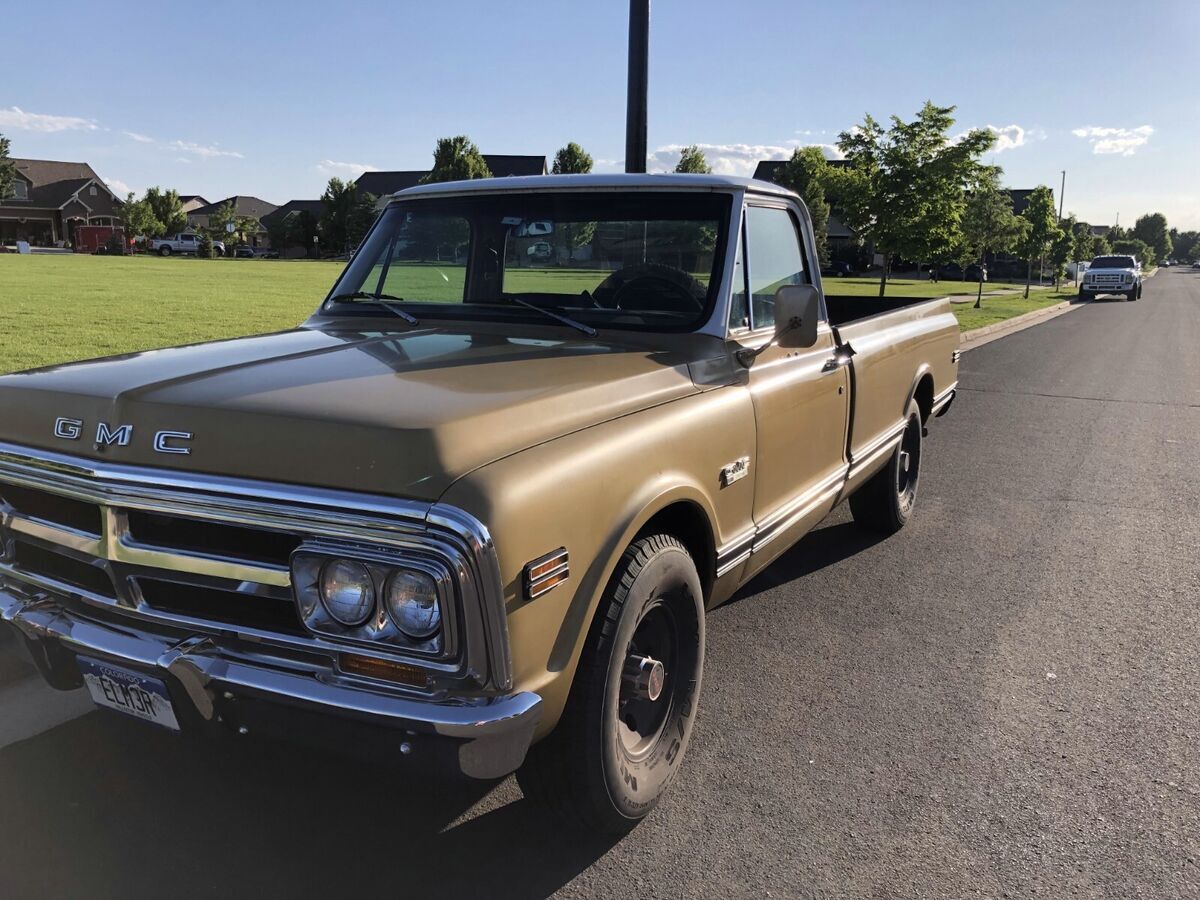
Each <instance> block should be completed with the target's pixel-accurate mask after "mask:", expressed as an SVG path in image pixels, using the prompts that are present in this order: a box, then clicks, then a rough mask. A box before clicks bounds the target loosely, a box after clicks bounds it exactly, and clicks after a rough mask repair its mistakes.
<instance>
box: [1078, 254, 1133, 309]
mask: <svg viewBox="0 0 1200 900" xmlns="http://www.w3.org/2000/svg"><path fill="white" fill-rule="evenodd" d="M1101 294H1121V295H1122V296H1124V297H1125V299H1127V300H1136V299H1137V298H1138V297H1140V296H1142V267H1141V264H1140V263H1139V262H1138V261H1137V257H1134V256H1127V255H1125V254H1122V255H1120V256H1097V257H1096V258H1095V259H1093V260H1092V263H1091V265H1089V266H1088V270H1087V274H1086V275H1084V276H1083V281H1081V282H1079V299H1080V300H1083V299H1086V298H1090V297H1099V296H1100V295H1101Z"/></svg>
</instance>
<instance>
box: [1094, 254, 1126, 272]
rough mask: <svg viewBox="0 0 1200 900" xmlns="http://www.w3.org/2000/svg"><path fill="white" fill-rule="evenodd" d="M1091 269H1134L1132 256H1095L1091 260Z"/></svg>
mask: <svg viewBox="0 0 1200 900" xmlns="http://www.w3.org/2000/svg"><path fill="white" fill-rule="evenodd" d="M1092 268H1093V269H1136V268H1137V263H1136V262H1134V259H1133V257H1132V256H1097V257H1096V258H1095V259H1093V260H1092Z"/></svg>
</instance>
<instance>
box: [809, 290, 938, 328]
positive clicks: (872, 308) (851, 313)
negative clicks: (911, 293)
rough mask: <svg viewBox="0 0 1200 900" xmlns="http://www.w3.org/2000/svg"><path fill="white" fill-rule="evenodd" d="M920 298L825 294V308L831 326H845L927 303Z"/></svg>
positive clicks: (926, 300)
mask: <svg viewBox="0 0 1200 900" xmlns="http://www.w3.org/2000/svg"><path fill="white" fill-rule="evenodd" d="M928 302H929V300H928V299H926V298H922V297H861V296H851V295H848V294H843V295H838V294H826V295H825V308H826V309H827V310H828V312H829V322H830V324H832V325H845V324H846V323H848V322H855V321H857V320H859V319H866V318H868V317H870V316H877V315H879V314H880V313H885V312H894V311H895V310H897V309H903V308H904V307H906V306H915V305H916V304H918V303H928Z"/></svg>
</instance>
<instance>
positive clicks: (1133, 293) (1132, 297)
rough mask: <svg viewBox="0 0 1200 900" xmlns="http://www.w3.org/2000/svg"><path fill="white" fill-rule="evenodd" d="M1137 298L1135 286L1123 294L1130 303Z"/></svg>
mask: <svg viewBox="0 0 1200 900" xmlns="http://www.w3.org/2000/svg"><path fill="white" fill-rule="evenodd" d="M1137 298H1138V289H1137V288H1134V289H1133V290H1132V291H1130V292H1129V293H1128V294H1126V295H1125V299H1126V300H1128V301H1129V302H1130V303H1132V302H1133V301H1135V300H1137Z"/></svg>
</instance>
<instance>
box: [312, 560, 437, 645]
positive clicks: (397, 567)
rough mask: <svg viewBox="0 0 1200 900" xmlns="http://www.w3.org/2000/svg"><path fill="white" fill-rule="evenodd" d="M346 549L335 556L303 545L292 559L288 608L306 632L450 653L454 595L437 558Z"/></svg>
mask: <svg viewBox="0 0 1200 900" xmlns="http://www.w3.org/2000/svg"><path fill="white" fill-rule="evenodd" d="M346 549H347V550H349V551H350V552H349V553H347V554H346V555H342V548H341V547H339V546H332V545H304V546H302V547H301V548H300V549H299V550H297V551H296V552H295V553H293V554H292V565H291V582H292V592H293V593H294V595H295V598H296V610H297V612H298V613H299V615H300V619H301V620H302V621H303V623H304V625H305V627H306V628H307V629H308V630H309V631H310V632H313V633H314V634H319V635H324V636H328V637H335V638H339V639H344V640H350V641H354V642H360V643H361V642H370V643H378V644H384V645H391V646H393V647H395V648H397V649H406V650H413V651H417V652H420V653H422V654H430V653H434V654H441V653H445V652H453V650H454V646H453V642H454V631H455V630H454V628H453V627H452V625H453V618H452V617H451V618H449V619H448V615H449V609H450V607H448V604H449V603H451V602H452V600H453V597H454V591H453V587H452V577H451V573H450V571H449V570H448V569H447V568H446V566H445V565H444V564H442V563H441V562H440V560H434V559H433V558H432V557H430V556H427V555H425V554H421V553H414V554H413V555H412V556H408V555H404V556H400V555H397V556H393V555H392V554H391V553H386V552H381V551H376V550H374V549H362V550H361V552H359V548H346ZM448 626H449V633H447V631H446V629H447V627H448Z"/></svg>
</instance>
